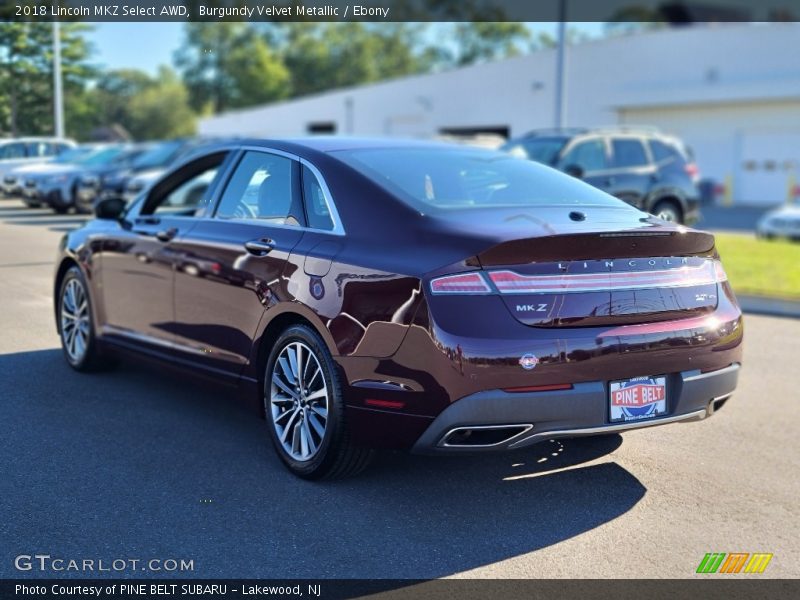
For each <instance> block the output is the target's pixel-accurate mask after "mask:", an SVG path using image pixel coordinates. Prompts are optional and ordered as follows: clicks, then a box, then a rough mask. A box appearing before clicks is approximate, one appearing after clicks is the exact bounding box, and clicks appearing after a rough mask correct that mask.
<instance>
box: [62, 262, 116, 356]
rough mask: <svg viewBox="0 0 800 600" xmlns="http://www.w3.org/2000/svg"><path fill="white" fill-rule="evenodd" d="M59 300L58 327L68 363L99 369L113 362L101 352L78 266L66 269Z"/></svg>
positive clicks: (85, 287)
mask: <svg viewBox="0 0 800 600" xmlns="http://www.w3.org/2000/svg"><path fill="white" fill-rule="evenodd" d="M57 302H58V305H57V306H58V331H59V334H60V336H61V349H62V350H63V351H64V358H66V359H67V364H69V366H70V367H72V368H73V369H75V370H76V371H97V370H100V369H103V368H106V367H108V366H110V365H111V364H113V362H112V361H111V360H109V359H108V358H107V357H104V356H101V355H100V352H99V349H98V343H97V337H96V335H95V326H94V320H93V318H92V303H91V302H92V301H91V297H90V295H89V287H88V285H87V284H86V279H85V278H84V277H83V273H82V272H81V270H80V269H79V268H78V267H71V268H70V269H69V270H68V271H67V272H66V273H65V275H64V278H63V279H62V280H61V287H60V289H59V293H58V298H57Z"/></svg>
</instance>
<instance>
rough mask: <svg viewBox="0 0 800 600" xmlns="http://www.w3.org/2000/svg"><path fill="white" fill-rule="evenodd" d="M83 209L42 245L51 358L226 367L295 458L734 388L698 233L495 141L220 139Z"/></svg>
mask: <svg viewBox="0 0 800 600" xmlns="http://www.w3.org/2000/svg"><path fill="white" fill-rule="evenodd" d="M95 210H96V214H97V217H98V218H96V219H94V220H92V221H90V222H89V223H88V224H86V225H85V226H84V227H82V228H80V229H77V230H74V231H71V232H69V233H68V234H66V236H65V237H64V238H63V240H62V243H61V247H60V250H59V256H58V261H57V269H56V273H55V280H54V286H53V292H54V298H55V317H56V323H57V327H58V332H59V334H60V336H61V341H62V345H63V349H64V356H65V358H66V360H67V362H68V363H69V364H70V365H71V366H72V367H73V368H74V369H76V370H78V371H87V370H92V369H99V368H103V367H108V366H109V365H111V364H113V359H112V356H113V357H117V356H118V355H120V354H126V353H127V354H130V353H133V354H140V355H141V354H144V355H147V356H149V357H150V358H155V359H157V360H159V361H163V362H166V363H170V364H172V365H174V366H177V367H182V368H186V369H188V370H189V371H195V372H197V373H200V374H203V375H204V376H206V377H209V376H210V377H213V378H215V379H218V380H220V381H223V382H225V381H227V382H230V383H233V384H236V385H238V386H239V387H240V388H244V389H245V390H246V392H247V393H248V394H250V397H251V398H257V399H258V402H259V405H260V406H261V407H263V416H264V417H265V419H266V427H265V435H268V436H269V437H270V438H271V440H272V443H273V445H274V447H275V450H276V452H277V455H278V456H279V457H280V459H281V461H282V462H283V463H284V464H285V465H286V466H287V467H288V468H289V469H290V470H291V471H292V472H293V473H295V474H296V475H298V476H300V477H303V478H308V479H316V478H321V477H341V476H346V475H352V474H354V473H356V472H358V471H360V470H361V469H362V468H363V467H364V466H365V465H366V464H367V463H368V461H369V459H370V457H371V455H372V453H373V451H374V449H376V448H392V449H406V450H410V451H413V452H416V453H429V454H447V453H459V452H474V451H495V450H508V449H517V448H523V447H525V446H528V445H531V444H534V443H537V442H540V441H543V440H549V439H552V438H558V437H573V436H583V435H593V434H605V433H610V432H620V431H626V430H629V429H634V428H639V427H648V426H654V425H661V424H667V423H675V422H678V421H692V420H699V419H704V418H706V417H708V416H710V415H713V414H714V413H715V412H716V411H717V410H719V409H720V408H721V407H722V406H723V405H724V404H725V402H727V400H728V398H729V397H730V396H731V394H732V392H733V391H734V389H735V387H736V382H737V377H738V373H739V367H740V363H741V358H742V339H743V324H742V314H741V311H740V309H739V307H738V304H737V301H736V298H735V296H734V293H733V291H732V289H731V287H730V285H729V283H728V280H727V277H726V274H725V271H724V269H723V266H722V263H721V262H720V257H719V255H718V254H717V251H716V249H715V245H714V237H713V236H712V235H711V234H709V233H705V232H702V231H697V230H694V229H690V228H687V227H685V226H683V225H679V224H677V223H674V222H668V221H665V220H663V219H659V218H657V217H655V216H652V215H648V214H647V213H645V212H642V211H641V210H639V209H637V208H635V207H633V206H630V205H629V204H627V203H625V202H623V201H621V200H619V199H617V198H614V197H612V196H610V195H608V194H606V193H604V192H602V191H600V190H598V189H596V188H594V187H592V186H590V185H588V184H586V183H584V182H582V181H580V180H578V179H576V178H574V177H570V176H569V175H567V174H564V173H561V172H559V171H557V170H555V169H553V168H550V167H548V166H545V165H541V164H538V163H536V162H533V161H530V160H527V159H523V158H518V157H514V156H511V155H509V154H507V153H503V152H496V151H490V150H482V149H474V148H467V147H459V146H452V145H448V144H444V143H431V142H416V141H408V142H402V141H397V140H368V139H366V140H361V139H337V138H324V137H320V138H314V139H307V140H302V139H299V140H282V141H268V140H237V141H235V142H231V143H223V144H220V145H215V146H210V147H208V148H206V149H204V151H203V152H201V153H199V154H196V155H194V156H193V157H191V158H190V159H187V160H186V161H184V162H182V163H181V164H179V165H177V166H175V167H173V168H172V169H171V170H170V171H168V172H167V173H166V174H164V175H163V176H162V177H161V178H160V179H159V180H157V181H156V182H155V183H154V184H153V185H151V186H149V187H148V188H147V190H146V191H145V192H143V193H142V194H141V195H140V196H139V197H138V198H136V199H135V200H134V201H133V202H132V203H130V204H126V203H125V201H124V199H122V198H114V197H109V198H104V199H102V200H100V201H99V202H98V203H97V205H96V208H95ZM220 394H221V395H223V394H224V392H220ZM168 401H169V399H168V398H164V402H168ZM220 401H221V402H222V401H225V399H224V398H221V399H220ZM145 435H146V432H145Z"/></svg>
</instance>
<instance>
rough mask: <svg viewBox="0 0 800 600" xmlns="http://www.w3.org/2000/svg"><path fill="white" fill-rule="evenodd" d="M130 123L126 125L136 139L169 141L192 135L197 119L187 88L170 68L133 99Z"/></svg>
mask: <svg viewBox="0 0 800 600" xmlns="http://www.w3.org/2000/svg"><path fill="white" fill-rule="evenodd" d="M128 110H129V115H128V119H129V121H128V122H127V124H123V125H124V126H125V127H126V129H128V131H129V132H130V133H131V134H133V136H134V137H135V138H136V139H139V140H149V139H168V138H174V137H182V136H187V135H193V134H194V133H195V127H196V115H195V113H194V111H193V110H192V108H191V106H190V105H189V93H188V91H187V89H186V86H184V84H183V83H182V82H181V80H180V79H179V78H178V77H177V75H176V74H175V72H174V71H172V69H170V68H168V67H161V68H160V69H159V72H158V77H157V79H156V80H155V81H153V82H152V83H151V84H150V85H147V86H145V87H144V88H143V89H142V90H141V91H139V92H137V93H136V94H135V95H133V96H132V97H131V99H130V104H129V107H128Z"/></svg>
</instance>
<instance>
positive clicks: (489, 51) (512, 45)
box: [452, 22, 532, 66]
mask: <svg viewBox="0 0 800 600" xmlns="http://www.w3.org/2000/svg"><path fill="white" fill-rule="evenodd" d="M454 39H455V42H456V47H457V49H456V51H455V53H454V56H453V57H452V62H453V63H454V64H455V65H459V66H461V65H470V64H473V63H476V62H483V61H489V60H498V59H501V58H508V57H510V56H516V55H518V54H521V53H522V52H524V50H525V46H526V45H529V44H530V42H531V40H532V37H531V32H530V30H529V29H528V28H527V27H526V26H525V24H524V23H510V22H509V23H487V22H478V23H458V24H457V25H456V26H455V31H454Z"/></svg>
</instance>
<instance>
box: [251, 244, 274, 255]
mask: <svg viewBox="0 0 800 600" xmlns="http://www.w3.org/2000/svg"><path fill="white" fill-rule="evenodd" d="M274 247H275V244H274V243H273V242H272V240H250V241H249V242H245V243H244V248H245V250H247V251H248V252H249V253H250V254H252V255H253V256H266V255H267V254H269V253H270V252H272V249H273V248H274Z"/></svg>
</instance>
